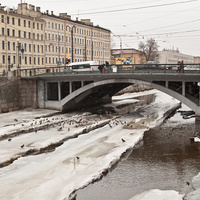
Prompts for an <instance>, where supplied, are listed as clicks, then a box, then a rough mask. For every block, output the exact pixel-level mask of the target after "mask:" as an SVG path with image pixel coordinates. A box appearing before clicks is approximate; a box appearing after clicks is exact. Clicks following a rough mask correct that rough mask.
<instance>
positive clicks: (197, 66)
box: [185, 65, 200, 70]
mask: <svg viewBox="0 0 200 200" xmlns="http://www.w3.org/2000/svg"><path fill="white" fill-rule="evenodd" d="M185 70H200V65H187V66H185Z"/></svg>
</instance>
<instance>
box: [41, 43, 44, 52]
mask: <svg viewBox="0 0 200 200" xmlns="http://www.w3.org/2000/svg"><path fill="white" fill-rule="evenodd" d="M41 53H44V48H43V45H41Z"/></svg>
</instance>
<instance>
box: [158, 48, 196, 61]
mask: <svg viewBox="0 0 200 200" xmlns="http://www.w3.org/2000/svg"><path fill="white" fill-rule="evenodd" d="M178 60H183V61H184V63H185V64H186V63H189V64H192V63H194V56H191V55H186V54H182V53H180V52H179V51H176V50H163V51H159V62H160V63H163V64H176V63H177V62H178Z"/></svg>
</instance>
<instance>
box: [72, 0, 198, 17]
mask: <svg viewBox="0 0 200 200" xmlns="http://www.w3.org/2000/svg"><path fill="white" fill-rule="evenodd" d="M194 1H198V0H189V1H181V2H175V3H166V4H159V5H152V6H142V7H137V8H124V9H119V10H108V11H98V12H88V13H82V14H79V15H93V14H103V13H113V12H122V11H127V10H140V9H146V8H156V7H163V6H170V5H176V4H184V3H190V2H194ZM71 15H76V14H71Z"/></svg>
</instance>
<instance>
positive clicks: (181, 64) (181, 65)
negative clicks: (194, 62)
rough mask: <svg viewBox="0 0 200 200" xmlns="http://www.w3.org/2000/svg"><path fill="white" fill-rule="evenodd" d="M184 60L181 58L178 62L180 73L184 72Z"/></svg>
mask: <svg viewBox="0 0 200 200" xmlns="http://www.w3.org/2000/svg"><path fill="white" fill-rule="evenodd" d="M184 67H185V66H184V62H183V60H181V62H180V72H182V73H184Z"/></svg>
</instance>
